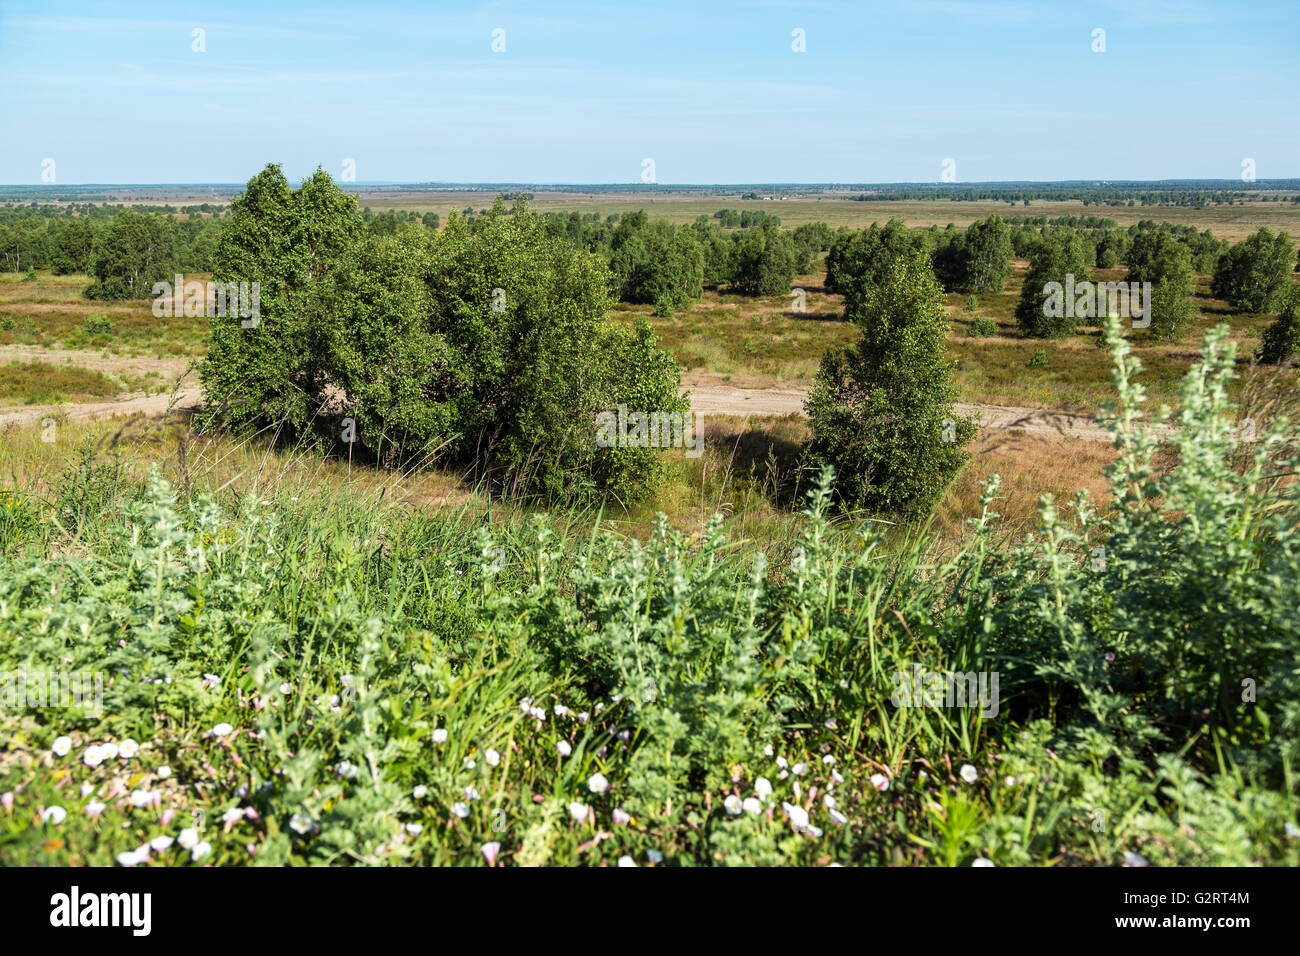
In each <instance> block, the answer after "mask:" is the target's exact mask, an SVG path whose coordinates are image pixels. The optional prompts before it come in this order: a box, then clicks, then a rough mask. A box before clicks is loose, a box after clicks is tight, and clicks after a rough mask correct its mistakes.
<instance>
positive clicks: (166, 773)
mask: <svg viewBox="0 0 1300 956" xmlns="http://www.w3.org/2000/svg"><path fill="white" fill-rule="evenodd" d="M154 773H156V774H157V775H158V777H159V779H162V780H166V779H167V778H168V777H170V776H171V775H172V768H171V767H169V766H167V764H163V765H162V766H161V767H159V768H158V769H157V770H155V771H154Z"/></svg>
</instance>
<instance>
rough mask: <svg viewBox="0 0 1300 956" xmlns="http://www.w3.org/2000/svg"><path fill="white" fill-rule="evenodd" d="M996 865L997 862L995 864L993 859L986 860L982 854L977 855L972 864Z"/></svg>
mask: <svg viewBox="0 0 1300 956" xmlns="http://www.w3.org/2000/svg"><path fill="white" fill-rule="evenodd" d="M996 865H997V864H995V863H994V862H993V861H992V860H986V859H984V857H982V856H981V857H977V858H976V859H975V862H974V863H972V864H971V866H996Z"/></svg>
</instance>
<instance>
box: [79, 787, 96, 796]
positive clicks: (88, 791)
mask: <svg viewBox="0 0 1300 956" xmlns="http://www.w3.org/2000/svg"><path fill="white" fill-rule="evenodd" d="M94 792H95V785H94V784H93V783H83V784H82V785H81V796H82V799H85V798H86V797H88V796H90V795H91V794H92V793H94Z"/></svg>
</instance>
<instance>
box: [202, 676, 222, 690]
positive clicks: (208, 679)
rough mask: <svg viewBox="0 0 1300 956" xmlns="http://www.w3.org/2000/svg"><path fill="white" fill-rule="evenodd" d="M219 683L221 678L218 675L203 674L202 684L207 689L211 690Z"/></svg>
mask: <svg viewBox="0 0 1300 956" xmlns="http://www.w3.org/2000/svg"><path fill="white" fill-rule="evenodd" d="M220 684H221V678H220V677H218V676H217V675H216V674H204V675H203V686H204V687H205V688H207V689H208V690H212V689H214V688H216V687H218V686H219V685H220Z"/></svg>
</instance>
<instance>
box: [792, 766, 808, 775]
mask: <svg viewBox="0 0 1300 956" xmlns="http://www.w3.org/2000/svg"><path fill="white" fill-rule="evenodd" d="M790 772H791V773H793V774H794V775H795V776H796V777H802V776H803V775H804V774H806V773H807V772H808V765H807V764H806V763H797V764H795V765H794V766H793V767H791V768H790Z"/></svg>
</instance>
